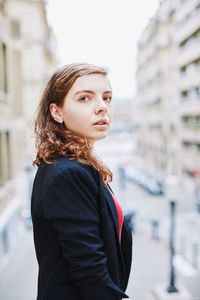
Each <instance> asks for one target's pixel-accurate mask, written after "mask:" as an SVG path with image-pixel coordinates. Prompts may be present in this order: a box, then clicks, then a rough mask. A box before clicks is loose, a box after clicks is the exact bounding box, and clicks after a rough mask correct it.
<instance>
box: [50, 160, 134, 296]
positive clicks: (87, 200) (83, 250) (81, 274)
mask: <svg viewBox="0 0 200 300" xmlns="http://www.w3.org/2000/svg"><path fill="white" fill-rule="evenodd" d="M94 174H95V173H94ZM94 174H93V175H94ZM95 175H96V177H97V174H95ZM96 182H97V180H96V181H95V179H94V177H93V176H92V174H91V173H90V172H89V171H88V170H87V169H86V168H83V167H79V166H73V167H70V168H67V169H65V170H62V171H60V172H59V173H58V174H57V175H56V176H55V177H54V179H53V180H52V182H51V184H50V185H49V188H48V191H47V197H46V198H45V201H44V213H45V215H46V217H47V218H48V219H50V220H51V221H52V224H53V226H54V227H55V228H56V230H57V232H58V234H59V241H60V245H61V249H62V253H63V256H64V257H65V258H66V260H67V261H68V263H69V264H70V278H71V280H72V281H73V282H74V284H75V285H76V287H77V288H78V290H79V291H80V293H81V295H82V297H83V299H84V300H94V299H95V300H102V299H104V300H119V299H121V298H128V296H127V295H126V294H125V293H124V292H123V291H122V290H121V289H120V288H119V287H118V286H117V285H116V284H115V283H114V282H113V281H112V279H111V277H110V276H109V273H108V269H107V266H106V262H107V256H106V254H105V253H104V251H103V241H102V239H101V237H100V224H99V222H100V221H99V212H98V201H97V200H98V186H97V183H96Z"/></svg>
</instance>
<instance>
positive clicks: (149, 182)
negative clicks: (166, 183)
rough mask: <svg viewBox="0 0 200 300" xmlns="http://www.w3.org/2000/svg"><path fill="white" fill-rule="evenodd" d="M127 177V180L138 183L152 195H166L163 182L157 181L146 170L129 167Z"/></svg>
mask: <svg viewBox="0 0 200 300" xmlns="http://www.w3.org/2000/svg"><path fill="white" fill-rule="evenodd" d="M125 176H126V179H127V180H130V181H132V182H134V183H136V184H137V185H139V186H140V187H141V188H143V189H144V190H145V191H147V192H148V193H150V194H151V195H155V196H159V195H163V194H164V187H163V184H162V182H161V181H159V180H157V179H156V178H155V177H154V176H152V175H151V174H150V173H149V172H147V171H146V170H143V169H141V168H138V167H133V166H127V167H126V170H125Z"/></svg>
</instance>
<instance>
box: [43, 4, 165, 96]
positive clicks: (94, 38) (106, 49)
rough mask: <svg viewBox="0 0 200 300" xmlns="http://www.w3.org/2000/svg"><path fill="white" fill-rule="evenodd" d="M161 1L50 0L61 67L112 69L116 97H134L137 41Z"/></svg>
mask: <svg viewBox="0 0 200 300" xmlns="http://www.w3.org/2000/svg"><path fill="white" fill-rule="evenodd" d="M158 5H159V0H139V1H137V0H135V1H134V0H48V1H47V17H48V22H49V24H50V26H51V27H52V29H53V31H54V35H55V38H56V42H57V56H58V60H59V66H61V65H65V64H67V63H73V62H89V63H94V64H98V65H102V66H106V67H108V69H109V70H110V77H109V78H110V81H111V86H112V89H113V93H114V95H115V96H116V97H134V95H135V83H136V81H135V71H136V65H137V62H136V59H137V41H138V39H139V37H140V35H141V33H142V31H143V30H144V28H145V26H146V25H147V24H148V21H149V18H150V17H152V16H153V15H154V14H155V12H156V10H157V8H158Z"/></svg>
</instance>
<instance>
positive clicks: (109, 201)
mask: <svg viewBox="0 0 200 300" xmlns="http://www.w3.org/2000/svg"><path fill="white" fill-rule="evenodd" d="M103 188H104V191H105V197H106V202H107V204H108V207H109V210H110V214H111V217H112V220H113V223H114V228H115V233H116V235H117V237H118V240H119V227H118V215H117V210H116V207H115V203H114V201H113V198H112V194H111V191H109V189H108V187H106V186H103Z"/></svg>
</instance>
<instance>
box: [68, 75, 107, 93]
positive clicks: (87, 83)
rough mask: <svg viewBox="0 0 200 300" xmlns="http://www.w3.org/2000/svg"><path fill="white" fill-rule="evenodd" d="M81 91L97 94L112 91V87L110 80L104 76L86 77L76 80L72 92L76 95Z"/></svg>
mask: <svg viewBox="0 0 200 300" xmlns="http://www.w3.org/2000/svg"><path fill="white" fill-rule="evenodd" d="M80 90H83V91H84V90H91V91H94V92H95V91H96V92H105V91H111V86H110V82H109V80H108V78H107V77H106V76H105V75H103V74H91V75H84V76H81V77H79V78H77V79H76V81H75V82H74V84H73V86H72V87H71V92H72V93H76V92H77V91H80Z"/></svg>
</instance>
